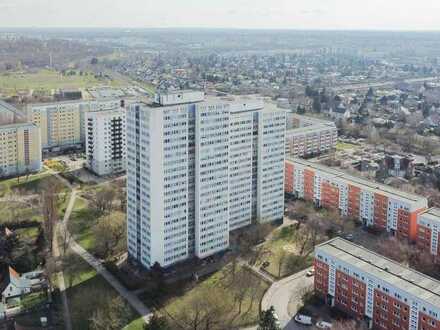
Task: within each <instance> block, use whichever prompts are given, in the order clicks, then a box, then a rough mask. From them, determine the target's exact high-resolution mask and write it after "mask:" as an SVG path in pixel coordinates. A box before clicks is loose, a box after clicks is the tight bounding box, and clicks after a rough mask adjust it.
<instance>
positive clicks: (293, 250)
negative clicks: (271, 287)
mask: <svg viewBox="0 0 440 330" xmlns="http://www.w3.org/2000/svg"><path fill="white" fill-rule="evenodd" d="M297 235H298V233H297V231H296V229H295V228H294V227H293V226H291V227H283V228H281V229H277V230H275V231H274V233H273V235H272V238H271V239H269V240H268V241H266V242H265V243H264V244H265V248H266V250H267V251H268V253H267V254H266V257H264V258H263V260H262V262H261V263H260V264H258V266H260V265H261V264H262V263H263V262H264V261H268V262H269V263H270V264H269V266H268V267H266V268H265V270H266V271H267V272H268V273H270V274H271V275H272V276H274V277H276V278H278V277H280V278H282V277H286V276H289V275H291V274H293V273H295V272H297V271H300V270H302V269H305V268H307V267H308V266H310V265H311V262H312V258H311V257H309V258H306V259H305V260H304V258H300V257H298V256H297V249H298V248H297V246H296V244H295V239H296V237H297ZM282 256H284V260H283V261H281V260H282V259H281V258H282ZM289 258H290V260H291V261H292V259H294V260H295V262H296V265H295V263H293V261H292V264H293V266H291V267H287V266H286V264H287V260H288V259H289ZM280 263H281V272H279V270H280V266H279V265H280ZM278 275H280V276H278Z"/></svg>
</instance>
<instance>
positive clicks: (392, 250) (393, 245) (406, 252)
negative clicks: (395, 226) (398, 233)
mask: <svg viewBox="0 0 440 330" xmlns="http://www.w3.org/2000/svg"><path fill="white" fill-rule="evenodd" d="M377 249H378V251H381V253H382V254H383V255H384V256H386V257H388V258H390V259H393V260H395V261H397V262H399V263H404V264H408V263H409V259H410V254H411V249H410V247H409V246H408V244H407V243H403V242H402V241H400V240H398V239H397V238H395V237H392V238H388V239H385V240H381V241H380V242H379V244H378V247H377Z"/></svg>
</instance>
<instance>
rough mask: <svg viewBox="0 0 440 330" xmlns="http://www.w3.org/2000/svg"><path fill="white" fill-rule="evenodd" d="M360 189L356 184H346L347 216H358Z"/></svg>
mask: <svg viewBox="0 0 440 330" xmlns="http://www.w3.org/2000/svg"><path fill="white" fill-rule="evenodd" d="M360 194H361V189H360V188H359V187H356V186H352V185H351V184H349V185H348V216H350V217H353V218H356V219H357V218H359V210H360Z"/></svg>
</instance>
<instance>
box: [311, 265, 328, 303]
mask: <svg viewBox="0 0 440 330" xmlns="http://www.w3.org/2000/svg"><path fill="white" fill-rule="evenodd" d="M328 273H329V270H328V265H327V264H326V263H325V262H322V261H319V260H317V259H315V278H314V287H315V292H316V293H318V294H319V295H321V296H322V297H326V296H327V293H328Z"/></svg>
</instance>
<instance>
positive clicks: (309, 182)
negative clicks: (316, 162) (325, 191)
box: [304, 169, 315, 201]
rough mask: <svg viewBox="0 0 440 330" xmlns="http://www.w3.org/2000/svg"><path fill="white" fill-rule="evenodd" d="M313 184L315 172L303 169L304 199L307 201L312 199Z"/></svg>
mask: <svg viewBox="0 0 440 330" xmlns="http://www.w3.org/2000/svg"><path fill="white" fill-rule="evenodd" d="M314 185H315V172H313V171H311V170H308V169H305V170H304V199H305V200H307V201H314V200H313V199H314V198H313V196H314V191H315V189H314Z"/></svg>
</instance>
